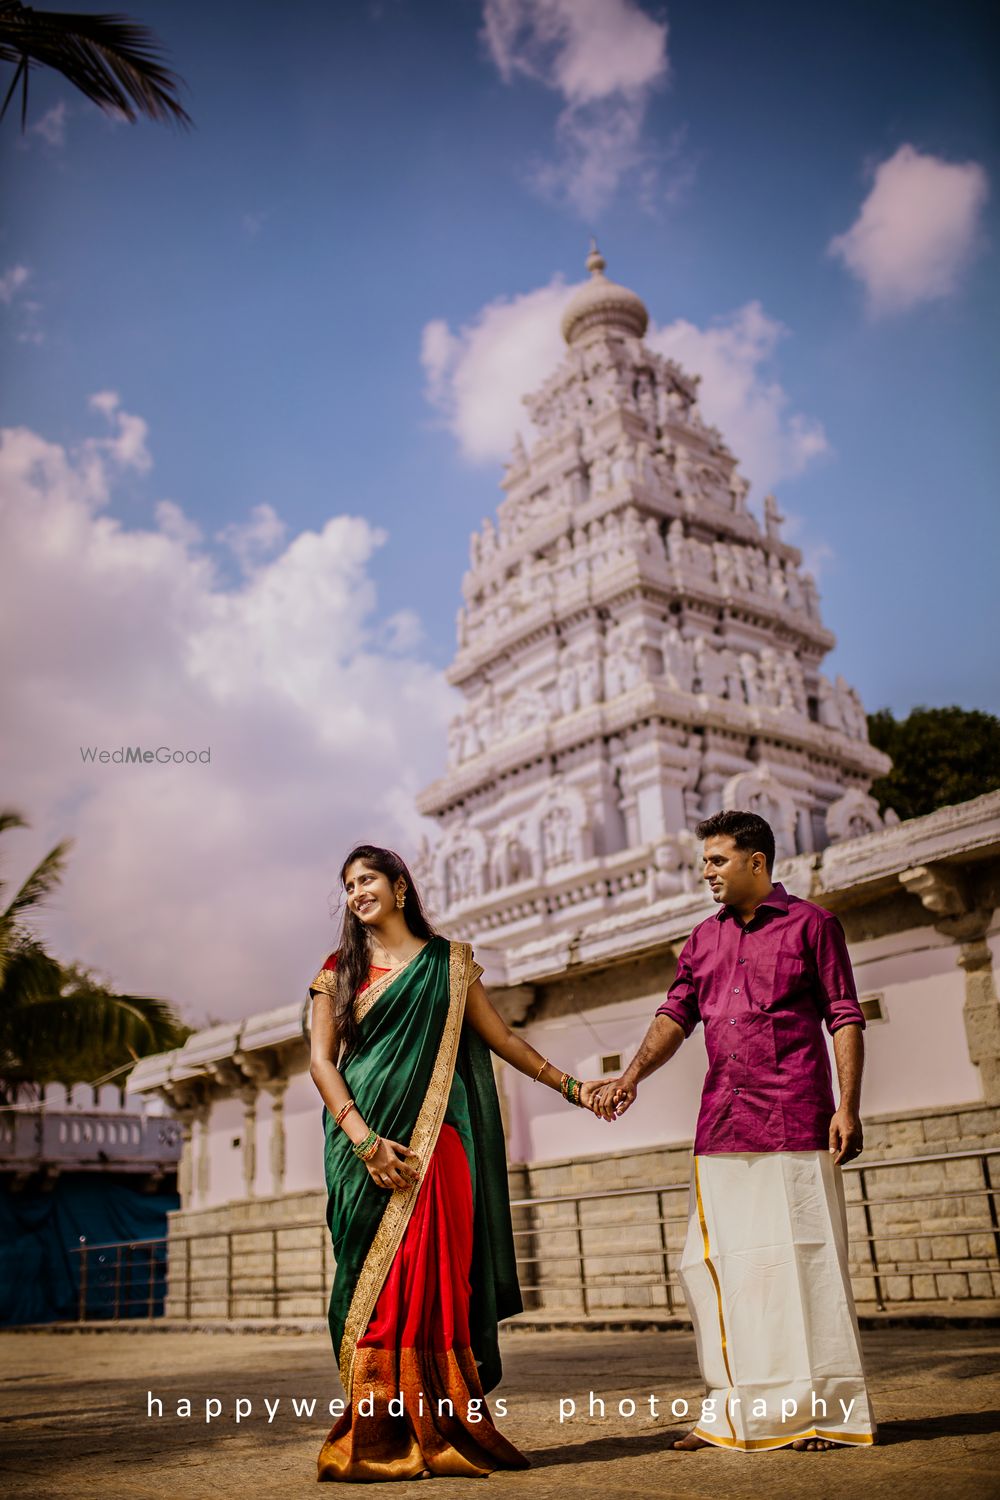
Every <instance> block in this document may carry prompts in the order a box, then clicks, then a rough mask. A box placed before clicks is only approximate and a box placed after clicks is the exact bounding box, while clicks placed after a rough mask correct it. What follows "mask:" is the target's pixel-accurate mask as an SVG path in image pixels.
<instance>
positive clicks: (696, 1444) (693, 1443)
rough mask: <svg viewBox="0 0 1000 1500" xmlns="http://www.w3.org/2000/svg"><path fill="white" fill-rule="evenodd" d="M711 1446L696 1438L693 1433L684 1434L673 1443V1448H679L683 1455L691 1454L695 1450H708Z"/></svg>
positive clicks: (702, 1439)
mask: <svg viewBox="0 0 1000 1500" xmlns="http://www.w3.org/2000/svg"><path fill="white" fill-rule="evenodd" d="M711 1446H712V1445H711V1443H707V1442H706V1441H705V1439H704V1438H700V1437H697V1436H696V1435H695V1433H693V1432H688V1433H685V1435H684V1436H683V1437H682V1438H678V1439H677V1441H676V1443H674V1447H675V1448H680V1449H681V1450H682V1452H684V1453H693V1452H694V1451H695V1449H696V1448H710V1447H711Z"/></svg>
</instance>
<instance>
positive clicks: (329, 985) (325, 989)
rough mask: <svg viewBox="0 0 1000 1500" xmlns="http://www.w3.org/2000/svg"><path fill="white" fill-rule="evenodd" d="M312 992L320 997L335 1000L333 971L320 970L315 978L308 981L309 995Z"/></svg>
mask: <svg viewBox="0 0 1000 1500" xmlns="http://www.w3.org/2000/svg"><path fill="white" fill-rule="evenodd" d="M313 990H316V992H317V993H318V994H320V995H329V996H330V998H331V1000H333V999H335V998H336V994H337V977H336V974H335V973H334V971H333V969H320V971H319V973H318V974H317V975H316V978H315V979H313V980H311V981H310V984H309V993H310V994H312V992H313Z"/></svg>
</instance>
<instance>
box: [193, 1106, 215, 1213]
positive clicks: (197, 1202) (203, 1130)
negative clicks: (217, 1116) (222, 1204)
mask: <svg viewBox="0 0 1000 1500" xmlns="http://www.w3.org/2000/svg"><path fill="white" fill-rule="evenodd" d="M210 1113H211V1105H210V1104H209V1103H208V1102H207V1101H206V1102H205V1103H202V1104H199V1105H197V1106H196V1108H195V1110H194V1118H195V1122H196V1123H197V1126H198V1147H197V1158H196V1163H195V1170H194V1182H193V1184H192V1198H193V1200H194V1202H193V1207H195V1208H198V1207H200V1206H201V1204H203V1203H204V1201H205V1199H206V1198H207V1197H208V1189H209V1181H210V1177H211V1170H210V1164H211V1157H210V1156H209V1154H208V1117H209V1114H210Z"/></svg>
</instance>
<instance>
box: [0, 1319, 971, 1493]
mask: <svg viewBox="0 0 1000 1500" xmlns="http://www.w3.org/2000/svg"><path fill="white" fill-rule="evenodd" d="M864 1343H865V1350H866V1356H867V1360H868V1370H869V1383H870V1387H871V1391H872V1398H873V1404H874V1407H875V1412H876V1416H877V1418H878V1420H879V1422H880V1438H881V1442H880V1445H879V1446H877V1447H874V1448H871V1449H862V1450H858V1449H854V1450H846V1449H836V1450H834V1451H832V1452H829V1453H813V1454H807V1453H803V1454H799V1453H793V1452H791V1451H789V1450H782V1451H779V1452H777V1453H762V1454H753V1455H743V1454H733V1453H725V1452H722V1451H720V1450H718V1449H705V1450H702V1451H700V1452H698V1453H692V1454H682V1453H674V1452H671V1451H670V1449H669V1446H668V1440H669V1439H670V1438H672V1437H673V1436H674V1435H676V1434H677V1433H679V1431H680V1430H681V1426H680V1424H677V1423H674V1422H672V1421H671V1420H670V1418H669V1416H668V1417H667V1419H666V1420H665V1421H664V1420H662V1419H660V1420H657V1421H654V1420H652V1419H651V1417H650V1415H649V1394H650V1392H652V1393H654V1394H655V1395H656V1396H657V1397H658V1398H659V1401H660V1403H661V1405H662V1406H663V1407H668V1406H669V1403H670V1401H672V1400H673V1399H674V1398H685V1399H688V1400H690V1401H692V1403H696V1402H697V1401H698V1399H699V1397H700V1394H701V1388H700V1385H699V1382H698V1373H697V1367H696V1364H695V1358H694V1342H693V1339H692V1336H691V1335H690V1333H687V1332H680V1331H665V1332H642V1333H640V1332H620V1333H596V1332H585V1333H575V1334H574V1333H568V1332H550V1333H526V1332H517V1333H514V1334H512V1335H510V1336H508V1338H507V1340H506V1343H505V1348H504V1359H505V1371H506V1373H505V1379H504V1383H503V1386H502V1387H501V1388H500V1389H499V1390H498V1391H497V1392H496V1393H495V1394H496V1395H503V1396H504V1397H505V1398H506V1400H507V1404H508V1411H509V1415H508V1417H507V1418H506V1419H505V1420H504V1421H501V1422H499V1423H498V1425H499V1426H500V1427H501V1428H502V1430H503V1431H504V1432H505V1433H506V1434H507V1435H508V1436H509V1437H510V1438H511V1439H512V1440H513V1441H514V1442H516V1443H517V1444H518V1445H519V1446H520V1447H521V1448H522V1449H524V1451H525V1452H526V1453H528V1454H529V1455H530V1457H531V1460H532V1464H533V1467H532V1469H531V1470H530V1471H529V1472H526V1473H520V1474H513V1473H506V1474H504V1473H499V1474H494V1475H492V1476H491V1477H490V1478H489V1480H488V1481H487V1483H488V1485H489V1490H488V1491H484V1490H483V1488H482V1484H483V1481H481V1480H472V1481H469V1480H455V1479H451V1480H443V1479H442V1480H433V1481H426V1480H425V1481H423V1482H422V1487H421V1489H420V1490H419V1491H418V1493H420V1494H423V1493H424V1489H423V1486H424V1485H426V1486H429V1488H428V1489H427V1491H426V1493H427V1494H430V1495H433V1494H435V1493H436V1494H443V1495H444V1496H446V1497H447V1500H466V1497H467V1496H481V1495H485V1494H489V1495H492V1496H493V1500H522V1497H523V1500H556V1497H558V1500H566V1496H567V1493H568V1492H572V1493H573V1494H574V1495H578V1496H581V1497H582V1500H590V1497H591V1496H593V1497H594V1500H642V1497H646V1496H671V1497H673V1496H676V1497H678V1500H687V1497H691V1500H693V1497H699V1500H702V1497H703V1500H710V1497H711V1500H728V1497H733V1500H751V1497H754V1500H758V1497H759V1496H761V1495H765V1496H777V1497H785V1496H787V1497H790V1500H798V1497H802V1500H806V1497H808V1500H881V1497H890V1496H891V1497H892V1500H911V1497H923V1496H925V1495H930V1496H933V1497H934V1500H986V1497H996V1496H998V1495H1000V1436H998V1428H1000V1410H997V1408H998V1407H1000V1379H998V1378H997V1371H998V1369H1000V1330H997V1329H992V1328H943V1329H932V1330H927V1329H913V1328H908V1329H888V1328H880V1329H878V1330H875V1331H871V1332H867V1333H866V1334H865V1335H864ZM591 1390H593V1391H594V1393H595V1394H596V1395H597V1396H600V1397H603V1398H604V1400H605V1402H606V1410H607V1412H608V1415H607V1416H606V1417H605V1418H604V1419H602V1418H601V1417H600V1416H599V1415H598V1414H595V1415H594V1416H593V1417H590V1416H588V1415H586V1411H585V1408H586V1404H587V1396H588V1392H589V1391H591ZM150 1391H151V1392H152V1393H153V1395H154V1396H156V1397H158V1398H159V1399H160V1400H161V1401H162V1402H163V1416H162V1417H158V1416H153V1417H148V1416H147V1415H146V1411H147V1392H150ZM0 1392H2V1396H3V1406H2V1412H0V1435H2V1446H0V1492H3V1493H7V1494H16V1495H18V1496H24V1497H25V1500H48V1497H50V1496H51V1497H56V1496H59V1497H63V1496H74V1497H77V1496H83V1495H90V1494H97V1493H100V1494H101V1495H102V1497H107V1500H212V1497H215V1496H220V1497H225V1500H233V1497H240V1500H243V1497H246V1500H251V1497H252V1500H272V1497H274V1500H285V1497H291V1496H306V1495H310V1494H312V1495H316V1494H317V1493H320V1494H328V1493H330V1491H329V1490H327V1489H324V1490H322V1491H317V1488H316V1480H315V1472H316V1471H315V1458H316V1453H317V1452H318V1449H319V1446H320V1443H321V1441H322V1438H323V1436H324V1435H325V1433H326V1430H327V1427H328V1426H329V1425H330V1419H329V1417H328V1416H325V1417H324V1414H323V1413H322V1406H323V1405H324V1404H325V1403H326V1402H328V1401H329V1400H330V1399H331V1398H333V1397H335V1396H338V1395H339V1393H340V1392H339V1385H338V1382H337V1378H336V1375H335V1372H334V1369H333V1360H332V1355H331V1352H330V1349H329V1345H328V1343H327V1342H326V1338H325V1336H324V1335H318V1334H313V1333H309V1334H294V1333H281V1334H266V1333H234V1334H227V1333H216V1334H206V1333H148V1332H142V1333H136V1332H134V1333H120V1332H100V1333H87V1332H73V1333H55V1332H41V1333H4V1334H0ZM184 1397H188V1398H190V1400H191V1402H192V1407H193V1413H194V1414H193V1415H192V1416H191V1417H190V1418H183V1417H179V1416H178V1415H177V1403H178V1402H179V1401H180V1400H181V1399H182V1398H184ZM213 1397H214V1398H217V1399H218V1400H219V1401H221V1403H222V1411H221V1415H219V1416H218V1417H216V1418H215V1419H214V1420H212V1421H210V1422H207V1423H206V1421H205V1402H206V1398H209V1399H210V1398H213ZM265 1397H268V1398H269V1399H270V1402H271V1407H272V1410H273V1409H274V1401H275V1399H276V1398H280V1406H279V1407H278V1408H277V1412H276V1415H275V1417H274V1420H273V1421H272V1422H270V1423H269V1422H268V1418H267V1412H266V1410H265V1408H264V1398H265ZM293 1397H299V1398H304V1399H306V1400H309V1399H311V1398H313V1397H315V1398H316V1401H317V1408H316V1411H315V1413H314V1415H313V1416H312V1417H311V1418H310V1417H308V1416H300V1417H296V1416H295V1415H294V1414H293V1412H292V1410H291V1400H292V1398H293ZM560 1397H564V1398H566V1399H574V1398H575V1399H576V1401H577V1405H578V1408H579V1409H581V1412H582V1414H581V1415H579V1416H577V1417H575V1418H574V1419H573V1420H570V1421H566V1422H564V1423H563V1424H562V1425H560V1423H559V1400H560ZM626 1397H631V1398H632V1399H633V1400H635V1401H636V1403H637V1406H638V1414H637V1415H636V1416H635V1417H633V1418H631V1419H627V1418H623V1417H620V1416H619V1415H618V1413H617V1404H618V1402H619V1401H620V1400H622V1399H623V1398H626ZM237 1398H243V1399H244V1400H249V1401H251V1402H252V1403H253V1406H252V1412H251V1414H250V1416H249V1417H247V1418H246V1419H245V1420H243V1421H241V1422H240V1423H239V1424H237V1423H236V1421H235V1403H236V1400H237ZM368 1490H369V1492H370V1491H376V1492H378V1493H383V1492H385V1493H388V1494H395V1495H397V1496H398V1495H399V1493H400V1490H399V1487H398V1486H395V1485H392V1486H389V1485H374V1486H369V1487H368ZM406 1493H412V1489H408V1490H407V1491H406Z"/></svg>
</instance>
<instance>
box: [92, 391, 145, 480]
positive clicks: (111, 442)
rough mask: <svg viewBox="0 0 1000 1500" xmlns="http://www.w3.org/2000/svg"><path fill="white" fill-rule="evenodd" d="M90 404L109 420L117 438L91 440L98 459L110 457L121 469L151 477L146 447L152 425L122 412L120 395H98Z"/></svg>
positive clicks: (100, 392)
mask: <svg viewBox="0 0 1000 1500" xmlns="http://www.w3.org/2000/svg"><path fill="white" fill-rule="evenodd" d="M89 404H90V406H91V408H92V410H94V411H99V412H101V414H102V415H103V416H105V417H107V419H108V422H109V424H110V426H111V427H113V428H114V429H115V435H114V437H110V438H90V439H88V447H89V449H90V451H91V453H92V454H93V455H95V456H97V455H103V454H107V456H108V457H109V458H110V459H112V460H113V462H114V463H115V464H116V465H117V466H118V467H119V468H120V469H136V470H137V471H138V472H139V473H140V474H145V473H147V472H148V470H149V469H151V468H152V466H153V460H152V458H151V457H150V453H149V449H148V448H147V447H146V438H147V437H148V436H149V424H148V423H147V422H145V421H144V420H143V418H142V417H137V416H134V415H133V414H132V413H131V412H127V411H122V409H121V398H120V397H119V395H118V392H117V391H97V392H96V393H95V394H94V395H93V396H91V398H90V402H89Z"/></svg>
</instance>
